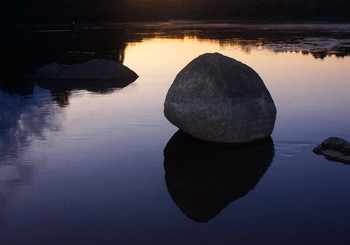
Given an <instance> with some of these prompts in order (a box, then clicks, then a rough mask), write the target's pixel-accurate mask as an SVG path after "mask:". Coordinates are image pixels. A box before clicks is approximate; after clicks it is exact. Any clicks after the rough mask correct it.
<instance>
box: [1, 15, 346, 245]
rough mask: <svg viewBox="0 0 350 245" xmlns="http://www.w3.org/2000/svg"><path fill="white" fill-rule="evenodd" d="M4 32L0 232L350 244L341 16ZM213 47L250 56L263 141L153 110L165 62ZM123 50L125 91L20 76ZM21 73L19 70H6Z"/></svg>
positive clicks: (25, 240)
mask: <svg viewBox="0 0 350 245" xmlns="http://www.w3.org/2000/svg"><path fill="white" fill-rule="evenodd" d="M29 29H30V30H28V29H25V28H24V27H22V29H21V28H20V29H19V30H15V31H14V30H12V31H9V30H7V31H6V32H5V31H3V33H2V37H1V38H0V39H1V42H0V45H1V50H2V54H3V55H4V57H3V60H7V61H8V63H7V64H6V65H4V66H3V68H2V71H1V72H2V73H1V74H0V78H1V83H0V109H1V110H0V243H1V244H349V243H350V233H349V231H348V229H349V226H350V210H349V207H350V166H349V165H346V164H343V163H339V162H331V161H328V160H326V159H324V158H323V157H322V156H319V155H315V154H314V153H313V152H312V149H313V148H314V147H315V146H316V145H317V144H319V143H320V142H322V141H323V140H325V139H326V138H327V137H329V136H338V137H342V138H344V139H346V140H350V113H349V105H350V96H349V94H350V69H349V68H350V25H347V24H337V25H335V24H327V25H326V24H293V25H292V24H273V25H272V24H263V25H253V24H247V25H243V24H239V25H238V24H220V23H215V24H198V23H192V22H191V23H144V24H137V25H136V24H134V25H133V24H124V25H121V24H119V25H109V26H97V27H96V26H82V27H81V29H80V30H79V31H78V32H74V33H72V32H70V31H69V30H67V28H64V27H58V28H56V29H54V28H49V27H35V28H29ZM207 52H220V53H222V54H224V55H227V56H229V57H232V58H235V59H237V60H239V61H241V62H243V63H245V64H247V65H249V66H250V67H252V68H253V69H254V70H255V71H256V72H257V73H258V74H259V75H260V76H261V78H262V79H263V81H264V82H265V84H266V86H267V88H268V89H269V91H270V93H271V95H272V97H273V99H274V101H275V104H276V107H277V119H276V124H275V129H274V132H273V134H272V137H271V139H267V140H265V141H263V142H259V143H257V144H253V145H248V146H244V147H238V148H237V147H233V148H232V147H228V148H224V149H222V148H215V147H213V148H211V147H209V148H208V146H205V145H204V146H203V144H201V143H200V142H196V141H193V140H192V139H190V138H188V137H187V136H186V135H184V134H182V133H181V132H178V129H177V128H176V127H174V126H173V125H172V124H170V123H169V122H168V121H167V120H166V119H165V117H164V115H163V102H164V99H165V95H166V92H167V90H168V89H169V87H170V85H171V83H172V82H173V80H174V78H175V76H176V74H177V73H178V72H179V71H180V70H181V69H182V68H183V67H184V66H185V65H187V64H188V63H189V62H190V61H191V60H192V59H194V58H196V57H197V56H199V55H200V54H203V53H207ZM92 58H111V59H115V60H118V61H121V62H123V63H124V64H125V65H126V66H128V67H129V68H131V69H132V70H134V71H135V72H136V73H137V74H138V75H139V78H138V79H137V80H136V81H134V82H133V83H131V84H129V85H128V86H125V87H113V86H112V87H108V88H105V87H103V88H101V87H99V86H96V87H93V88H91V87H86V88H84V86H80V87H79V88H74V87H72V88H61V89H60V88H57V87H52V88H51V87H48V86H40V84H38V83H36V81H27V80H26V79H24V77H25V76H27V75H30V74H32V73H33V72H34V71H35V70H36V69H38V68H39V67H40V66H41V65H45V64H48V63H52V62H61V63H76V62H80V61H84V60H89V59H92ZM18 76H19V78H18Z"/></svg>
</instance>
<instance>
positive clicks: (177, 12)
mask: <svg viewBox="0 0 350 245" xmlns="http://www.w3.org/2000/svg"><path fill="white" fill-rule="evenodd" d="M349 9H350V3H349V1H347V0H333V1H326V0H279V1H272V0H260V1H256V0H245V1H242V0H220V1H210V0H191V1H181V0H171V1H169V0H162V1H159V0H147V1H146V0H134V1H127V0H100V1H98V0H70V1H68V0H51V1H49V2H48V1H44V0H35V1H26V0H17V1H10V0H4V1H3V3H2V13H1V22H2V23H9V24H11V23H70V22H71V21H78V22H83V21H85V22H90V23H92V22H95V23H96V22H99V23H106V22H113V21H114V22H115V21H165V20H169V19H192V20H193V19H194V20H208V19H211V20H218V19H220V20H232V19H233V20H350V18H349V14H348V10H349Z"/></svg>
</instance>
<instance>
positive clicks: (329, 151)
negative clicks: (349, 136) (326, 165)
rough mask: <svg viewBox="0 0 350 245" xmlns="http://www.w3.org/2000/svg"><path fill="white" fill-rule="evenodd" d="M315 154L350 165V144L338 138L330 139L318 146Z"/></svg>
mask: <svg viewBox="0 0 350 245" xmlns="http://www.w3.org/2000/svg"><path fill="white" fill-rule="evenodd" d="M313 152H314V153H316V154H319V155H324V156H325V158H326V159H328V160H331V161H336V162H343V163H347V164H350V143H349V142H347V141H346V140H344V139H341V138H338V137H330V138H328V139H326V140H325V141H323V142H322V144H320V145H318V146H316V147H315V148H314V149H313Z"/></svg>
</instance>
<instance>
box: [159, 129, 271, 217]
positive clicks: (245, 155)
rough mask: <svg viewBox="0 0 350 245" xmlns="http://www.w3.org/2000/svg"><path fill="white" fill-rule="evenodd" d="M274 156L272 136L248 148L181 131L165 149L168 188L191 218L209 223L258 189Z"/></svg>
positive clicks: (247, 145) (251, 144)
mask: <svg viewBox="0 0 350 245" xmlns="http://www.w3.org/2000/svg"><path fill="white" fill-rule="evenodd" d="M273 156H274V145H273V141H272V139H271V137H269V138H266V139H264V140H261V141H257V142H253V143H250V144H244V145H231V144H225V145H218V144H212V143H207V142H204V141H200V140H197V139H195V138H193V137H191V136H189V135H187V134H186V133H184V132H182V131H180V130H179V131H177V132H176V133H175V134H174V136H173V137H172V138H171V139H170V141H169V142H168V144H167V146H166V147H165V149H164V158H165V159H164V169H165V181H166V185H167V188H168V191H169V193H170V195H171V197H172V198H173V201H174V202H175V203H176V205H177V206H178V207H179V208H180V210H181V211H182V212H183V213H184V214H185V215H186V216H187V217H188V218H190V219H192V220H194V221H197V222H208V221H209V220H210V219H212V218H214V217H215V216H216V215H217V214H219V213H220V212H221V210H222V209H223V208H225V207H226V206H227V205H228V204H229V203H231V202H232V201H234V200H236V199H238V198H240V197H242V196H244V195H246V194H247V193H248V192H249V191H251V190H252V189H254V187H255V186H256V184H257V183H258V182H259V180H260V179H261V177H262V176H263V175H264V173H265V172H266V170H267V169H268V167H269V166H270V164H271V162H272V160H273Z"/></svg>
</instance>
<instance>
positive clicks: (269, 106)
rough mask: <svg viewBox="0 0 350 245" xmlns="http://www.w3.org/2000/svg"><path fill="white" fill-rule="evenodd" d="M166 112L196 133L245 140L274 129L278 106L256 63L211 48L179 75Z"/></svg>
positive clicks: (209, 138) (226, 140)
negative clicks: (242, 60) (259, 73)
mask: <svg viewBox="0 0 350 245" xmlns="http://www.w3.org/2000/svg"><path fill="white" fill-rule="evenodd" d="M164 115H165V117H166V118H167V119H168V120H169V121H170V122H171V123H172V124H174V125H175V126H177V127H178V128H180V129H182V130H183V131H185V132H187V133H188V134H190V135H192V136H193V137H195V138H198V139H201V140H205V141H211V142H219V143H246V142H251V141H254V140H259V139H262V138H265V137H268V136H270V135H271V133H272V131H273V128H274V124H275V120H276V107H275V105H274V102H273V100H272V98H271V95H270V93H269V91H268V90H267V88H266V87H265V85H264V83H263V81H262V79H261V78H260V77H259V75H258V74H257V73H256V72H255V71H254V70H253V69H252V68H250V67H248V66H247V65H245V64H243V63H241V62H239V61H237V60H234V59H232V58H229V57H227V56H224V55H221V54H219V53H207V54H203V55H201V56H199V57H197V58H196V59H194V60H192V61H191V62H190V63H189V64H188V65H187V66H186V67H185V68H184V69H182V70H181V71H180V72H179V74H178V75H177V76H176V78H175V80H174V82H173V84H172V85H171V87H170V89H169V91H168V93H167V96H166V99H165V103H164Z"/></svg>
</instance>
